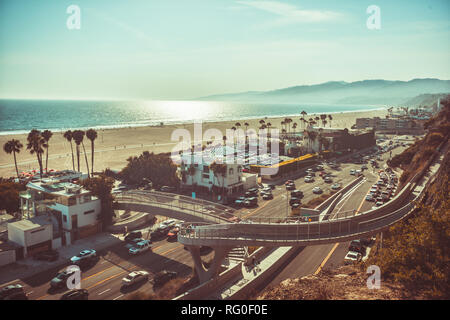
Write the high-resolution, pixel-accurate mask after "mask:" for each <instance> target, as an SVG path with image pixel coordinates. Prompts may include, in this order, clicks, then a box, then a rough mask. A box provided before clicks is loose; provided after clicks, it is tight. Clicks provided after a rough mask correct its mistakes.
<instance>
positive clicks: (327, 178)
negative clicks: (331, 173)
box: [323, 177, 333, 183]
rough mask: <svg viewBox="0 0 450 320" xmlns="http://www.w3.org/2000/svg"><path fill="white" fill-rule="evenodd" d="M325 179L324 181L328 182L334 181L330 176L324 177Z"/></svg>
mask: <svg viewBox="0 0 450 320" xmlns="http://www.w3.org/2000/svg"><path fill="white" fill-rule="evenodd" d="M323 181H324V182H327V183H331V182H333V179H331V178H330V177H325V178H324V179H323Z"/></svg>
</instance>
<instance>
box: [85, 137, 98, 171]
mask: <svg viewBox="0 0 450 320" xmlns="http://www.w3.org/2000/svg"><path fill="white" fill-rule="evenodd" d="M86 137H87V138H88V139H89V140H91V172H92V173H94V149H95V148H94V140H95V139H97V131H95V130H94V129H89V130H88V131H86Z"/></svg>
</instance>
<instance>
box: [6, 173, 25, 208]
mask: <svg viewBox="0 0 450 320" xmlns="http://www.w3.org/2000/svg"><path fill="white" fill-rule="evenodd" d="M25 190H26V187H25V186H24V185H23V184H21V183H15V182H8V181H0V210H6V212H7V213H9V214H12V213H15V212H18V211H19V204H20V198H19V192H20V191H25Z"/></svg>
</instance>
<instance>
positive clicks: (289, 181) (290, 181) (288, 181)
mask: <svg viewBox="0 0 450 320" xmlns="http://www.w3.org/2000/svg"><path fill="white" fill-rule="evenodd" d="M293 183H294V181H292V180H287V181H286V182H285V183H284V184H285V185H286V186H287V185H288V184H293Z"/></svg>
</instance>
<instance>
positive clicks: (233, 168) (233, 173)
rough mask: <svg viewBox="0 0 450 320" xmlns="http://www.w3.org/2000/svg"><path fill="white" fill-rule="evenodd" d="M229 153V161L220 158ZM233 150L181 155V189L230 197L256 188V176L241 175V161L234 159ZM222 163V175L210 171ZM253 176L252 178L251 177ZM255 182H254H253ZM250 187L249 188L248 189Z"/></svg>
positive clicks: (216, 149)
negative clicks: (214, 164) (212, 167)
mask: <svg viewBox="0 0 450 320" xmlns="http://www.w3.org/2000/svg"><path fill="white" fill-rule="evenodd" d="M222 150H226V151H228V152H230V153H226V154H229V155H231V159H229V161H226V159H225V160H224V158H222V155H223V151H222ZM233 152H234V150H233V149H230V148H229V149H226V148H225V149H224V148H222V147H220V148H215V149H212V150H207V151H204V152H197V153H195V152H194V153H188V154H183V155H181V165H180V172H181V177H182V179H181V181H182V182H181V187H182V188H184V189H187V188H188V189H192V190H193V191H200V192H215V193H217V194H220V193H222V188H224V189H225V190H224V191H223V194H224V195H232V194H235V193H240V192H243V191H244V190H246V188H252V187H254V186H256V175H253V174H247V175H246V176H245V177H244V175H243V172H242V169H243V161H244V160H243V159H241V160H240V161H239V159H238V158H234V153H233ZM213 162H216V163H223V164H224V166H225V167H226V169H225V170H224V174H219V173H216V174H215V173H214V172H213V171H212V170H211V169H210V165H211V164H212V163H213ZM253 176H254V177H253ZM253 181H255V182H253ZM248 186H250V187H248Z"/></svg>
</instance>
